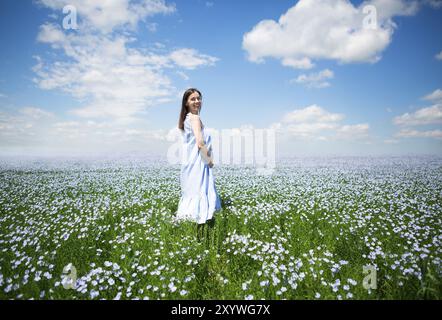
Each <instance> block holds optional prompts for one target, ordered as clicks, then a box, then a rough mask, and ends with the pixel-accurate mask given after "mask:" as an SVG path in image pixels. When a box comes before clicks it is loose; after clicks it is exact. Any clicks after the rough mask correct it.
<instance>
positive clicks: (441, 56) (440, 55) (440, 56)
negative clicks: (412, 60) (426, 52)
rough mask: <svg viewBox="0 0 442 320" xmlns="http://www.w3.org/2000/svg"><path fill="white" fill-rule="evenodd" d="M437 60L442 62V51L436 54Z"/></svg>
mask: <svg viewBox="0 0 442 320" xmlns="http://www.w3.org/2000/svg"><path fill="white" fill-rule="evenodd" d="M435 58H436V59H437V60H442V51H441V52H439V53H438V54H436V56H435Z"/></svg>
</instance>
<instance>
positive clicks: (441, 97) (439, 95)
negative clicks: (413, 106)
mask: <svg viewBox="0 0 442 320" xmlns="http://www.w3.org/2000/svg"><path fill="white" fill-rule="evenodd" d="M423 99H424V100H428V101H432V102H442V90H441V89H436V90H434V91H433V92H432V93H430V94H428V95H426V96H425V97H423Z"/></svg>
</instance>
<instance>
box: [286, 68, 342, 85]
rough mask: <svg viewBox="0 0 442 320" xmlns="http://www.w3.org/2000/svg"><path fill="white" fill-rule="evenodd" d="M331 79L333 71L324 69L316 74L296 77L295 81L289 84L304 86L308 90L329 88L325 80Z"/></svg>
mask: <svg viewBox="0 0 442 320" xmlns="http://www.w3.org/2000/svg"><path fill="white" fill-rule="evenodd" d="M333 77H334V74H333V71H331V70H329V69H325V70H322V71H320V72H316V73H310V74H302V75H300V76H298V77H297V78H296V79H293V80H291V81H290V82H296V83H301V84H305V85H306V86H307V87H308V88H318V89H320V88H326V87H329V86H330V83H329V82H328V81H326V80H327V79H333Z"/></svg>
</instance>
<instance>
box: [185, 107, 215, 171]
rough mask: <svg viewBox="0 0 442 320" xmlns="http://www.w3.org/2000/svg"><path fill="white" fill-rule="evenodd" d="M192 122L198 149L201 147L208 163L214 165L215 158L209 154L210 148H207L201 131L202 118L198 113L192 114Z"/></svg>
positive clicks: (202, 154) (203, 156)
mask: <svg viewBox="0 0 442 320" xmlns="http://www.w3.org/2000/svg"><path fill="white" fill-rule="evenodd" d="M190 123H191V125H192V130H193V134H194V135H195V139H196V144H197V146H198V149H200V152H201V156H202V158H203V159H204V160H205V162H207V164H209V166H210V164H211V166H210V167H212V166H213V160H212V157H211V155H210V154H209V150H207V146H206V144H205V143H204V139H203V134H202V132H201V120H200V117H199V116H198V115H193V114H192V115H190Z"/></svg>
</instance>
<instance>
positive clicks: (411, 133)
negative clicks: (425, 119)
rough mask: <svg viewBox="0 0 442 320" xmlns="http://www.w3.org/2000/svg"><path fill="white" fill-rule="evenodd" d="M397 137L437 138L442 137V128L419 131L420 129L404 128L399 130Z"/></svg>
mask: <svg viewBox="0 0 442 320" xmlns="http://www.w3.org/2000/svg"><path fill="white" fill-rule="evenodd" d="M395 136H396V137H400V138H436V139H442V130H427V131H419V130H410V129H404V130H401V131H399V132H398V133H397V134H396V135H395Z"/></svg>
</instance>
